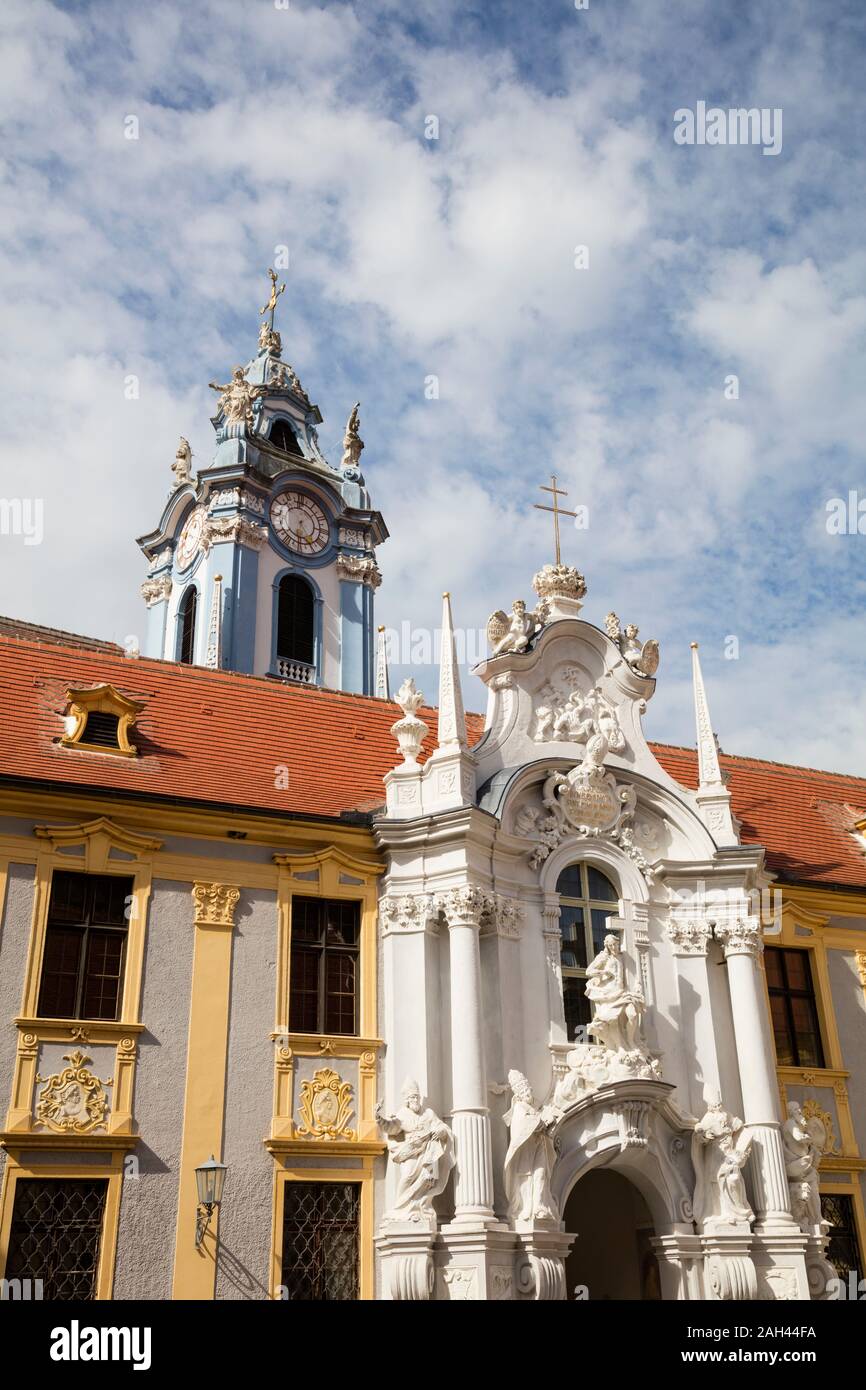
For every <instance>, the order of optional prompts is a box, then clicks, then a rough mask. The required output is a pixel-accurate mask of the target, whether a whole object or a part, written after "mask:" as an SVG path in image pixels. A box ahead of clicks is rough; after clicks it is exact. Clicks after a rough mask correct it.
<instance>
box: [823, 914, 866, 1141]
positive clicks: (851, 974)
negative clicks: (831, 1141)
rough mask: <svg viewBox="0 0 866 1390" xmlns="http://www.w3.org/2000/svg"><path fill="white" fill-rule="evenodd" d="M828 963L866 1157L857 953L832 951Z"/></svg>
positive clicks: (864, 1001)
mask: <svg viewBox="0 0 866 1390" xmlns="http://www.w3.org/2000/svg"><path fill="white" fill-rule="evenodd" d="M864 949H866V940H864ZM827 960H828V963H829V969H830V990H831V992H832V995H833V1010H834V1012H835V1014H836V1026H837V1028H838V1029H839V1042H840V1043H841V1046H842V1061H843V1063H844V1065H845V1068H846V1069H847V1070H848V1071H850V1073H851V1075H850V1076H849V1077H848V1100H849V1103H850V1106H851V1118H852V1120H853V1122H854V1133H855V1135H856V1136H857V1145H858V1148H859V1149H860V1152H861V1154H866V1066H864V1056H866V996H864V992H863V986H862V985H861V983H860V976H859V974H858V972H857V962H856V961H855V959H854V955H853V952H851V951H834V950H830V951H828V952H827Z"/></svg>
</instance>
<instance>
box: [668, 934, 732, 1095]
mask: <svg viewBox="0 0 866 1390" xmlns="http://www.w3.org/2000/svg"><path fill="white" fill-rule="evenodd" d="M664 934H665V937H666V938H667V940H668V942H669V944H670V948H671V953H672V954H673V955H674V956H675V957H676V969H677V994H678V997H679V1000H680V1013H681V1022H680V1029H681V1034H682V1039H683V1042H684V1044H685V1050H686V1055H687V1056H689V1055H694V1058H695V1060H696V1062H697V1064H698V1065H697V1066H692V1067H690V1068H689V1071H688V1074H687V1085H688V1097H689V1105H690V1106H691V1109H692V1110H693V1111H694V1113H695V1114H696V1115H703V1113H704V1111H705V1110H706V1108H707V1101H708V1100H709V1099H710V1096H711V1093H712V1094H713V1095H716V1096H719V1097H721V1094H722V1084H721V1081H720V1079H719V1063H718V1056H717V1053H716V1036H715V1029H714V1027H713V1015H712V1009H711V1007H710V985H709V977H708V974H707V946H708V942H709V939H710V937H711V935H712V927H711V926H710V924H709V922H705V921H703V920H702V919H701V918H697V917H694V916H688V915H686V914H677V913H672V914H671V917H670V919H669V920H668V923H667V925H666V926H665V929H664ZM686 990H690V991H691V993H692V995H693V997H694V1004H693V1007H692V1009H691V1011H689V1009H688V1008H687V1007H686V1005H685V1003H684V1000H683V996H684V995H685V993H686ZM668 1079H670V1078H668Z"/></svg>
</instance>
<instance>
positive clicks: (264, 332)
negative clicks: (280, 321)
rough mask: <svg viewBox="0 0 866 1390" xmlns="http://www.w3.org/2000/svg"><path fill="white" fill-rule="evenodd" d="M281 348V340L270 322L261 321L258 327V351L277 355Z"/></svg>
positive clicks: (273, 355)
mask: <svg viewBox="0 0 866 1390" xmlns="http://www.w3.org/2000/svg"><path fill="white" fill-rule="evenodd" d="M282 350H283V340H282V338H281V337H280V335H279V333H278V332H277V330H276V329H275V328H271V326H270V324H267V323H263V324H262V325H261V327H260V328H259V351H260V352H267V353H269V354H270V356H272V357H279V355H280V353H281V352H282Z"/></svg>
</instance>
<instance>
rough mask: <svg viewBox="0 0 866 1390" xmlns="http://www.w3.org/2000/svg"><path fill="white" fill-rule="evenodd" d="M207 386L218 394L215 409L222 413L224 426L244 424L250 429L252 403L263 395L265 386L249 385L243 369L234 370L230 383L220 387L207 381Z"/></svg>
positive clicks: (214, 382) (216, 383) (265, 390)
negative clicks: (224, 421)
mask: <svg viewBox="0 0 866 1390" xmlns="http://www.w3.org/2000/svg"><path fill="white" fill-rule="evenodd" d="M208 386H209V387H210V389H211V390H212V391H219V392H220V398H219V400H218V401H217V409H218V410H221V411H222V413H223V415H224V416H225V420H226V424H228V425H240V424H244V425H246V426H247V427H248V428H252V424H253V401H256V400H258V398H259V397H260V396H264V395H265V393H266V392H267V389H268V388H267V386H252V385H250V383H249V382H248V381H247V379H246V377H245V376H244V369H243V367H235V368H234V370H233V371H232V379H231V381H228V382H225V383H224V384H222V385H220V384H219V383H218V382H216V381H209V382H208Z"/></svg>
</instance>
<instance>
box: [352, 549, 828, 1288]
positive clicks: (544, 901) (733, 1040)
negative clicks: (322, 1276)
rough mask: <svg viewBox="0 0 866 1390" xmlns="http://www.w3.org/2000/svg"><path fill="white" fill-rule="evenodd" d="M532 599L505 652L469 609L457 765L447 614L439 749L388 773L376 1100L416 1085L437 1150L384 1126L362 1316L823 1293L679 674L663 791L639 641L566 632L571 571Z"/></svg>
mask: <svg viewBox="0 0 866 1390" xmlns="http://www.w3.org/2000/svg"><path fill="white" fill-rule="evenodd" d="M536 592H537V593H538V595H539V604H538V606H537V608H536V610H535V612H534V613H533V615H532V623H531V624H528V625H527V624H524V627H525V632H524V634H523V635H524V637H525V640H520V641H517V640H514V641H511V640H509V639H508V637H507V634H506V632H505V629H503V630H502V632H500V628H502V621H500V619H501V616H502V615H501V614H497V615H495V617H496V619H497V621H496V622H494V623H493V628H492V633H493V638H494V639H495V643H494V645H495V652H494V654H493V655H492V656H490V657H489V658H488V659H487V660H485V661H483V662H481V664H480V665H479V666H478V667H477V668H476V671H477V674H478V675H479V676H480V677H481V679H482V680H483V681H484V682H485V683H486V685H487V687H488V691H489V701H488V709H487V717H486V724H485V731H484V734H483V736H482V738H481V740H480V742H477V743H476V744H475V745H474V746H473V747H472V748H471V749H470V747H469V744H468V740H467V737H466V726H465V717H464V713H463V704H462V698H461V694H460V681H459V671H458V666H457V660H456V653H455V647H454V640H453V629H452V619H451V608H450V600H449V599H448V598H447V597H446V599H445V607H444V612H443V622H442V633H443V641H442V657H441V678H440V693H439V705H440V710H439V742H438V746H437V747H436V748H435V749H434V751H433V753H432V754H431V755H430V757H429V758H428V759H427V761H426V762H425V763H423V764H422V763H420V762H419V761H418V757H417V756H415V753H414V751H411V750H410V755H409V756H407V754H406V750H405V749H404V750H403V752H404V757H403V761H402V762H401V763H400V764H399V765H398V766H396V767H395V768H394V769H393V771H392V772H390V773H389V774H388V775H387V776H386V778H385V782H386V788H387V806H386V810H385V812H384V814H383V815H382V816H381V817H380V818H379V819H378V820H377V823H376V824H377V834H378V838H379V842H380V844H381V846H382V848H383V850H384V852H385V854H386V857H387V863H388V869H387V873H386V875H385V876H384V882H383V890H382V892H383V899H382V904H381V911H380V923H381V927H380V936H381V951H382V965H383V971H384V988H383V991H382V994H383V1000H384V1003H383V1016H382V1019H381V1028H382V1035H383V1036H384V1038H385V1039H386V1041H387V1053H386V1062H385V1092H386V1098H387V1099H386V1103H387V1105H389V1106H392V1107H393V1106H395V1105H396V1103H397V1101H398V1099H399V1095H400V1087H401V1084H402V1082H403V1078H405V1077H406V1076H411V1077H414V1078H417V1080H416V1082H415V1083H414V1087H415V1092H416V1093H417V1094H419V1095H423V1096H424V1097H426V1105H427V1106H428V1107H429V1109H428V1111H427V1112H425V1113H427V1114H429V1115H432V1117H433V1119H435V1121H436V1125H439V1126H441V1127H442V1128H441V1129H440V1130H438V1131H437V1133H438V1134H439V1135H440V1140H439V1142H438V1144H434V1145H432V1146H431V1147H430V1150H429V1152H430V1153H431V1154H434V1155H436V1156H437V1157H436V1161H435V1163H434V1161H433V1159H432V1158H431V1160H430V1172H429V1174H428V1173H426V1172H425V1169H424V1163H425V1162H426V1161H427V1160H426V1158H425V1153H426V1150H425V1149H424V1144H429V1143H430V1140H429V1138H428V1136H427V1131H426V1130H425V1131H424V1133H423V1134H421V1133H420V1131H419V1140H418V1144H417V1146H416V1147H417V1152H415V1150H413V1151H412V1152H411V1153H409V1151H408V1150H405V1149H403V1148H402V1147H400V1146H401V1145H403V1144H404V1143H405V1142H407V1141H409V1140H410V1139H411V1132H412V1129H413V1127H414V1121H412V1122H411V1123H409V1121H408V1120H407V1121H405V1122H403V1128H402V1129H401V1128H400V1126H399V1125H398V1124H397V1123H396V1121H394V1120H390V1121H389V1122H388V1124H387V1126H386V1130H387V1133H388V1134H389V1136H390V1139H389V1143H390V1146H391V1158H390V1161H389V1162H388V1164H387V1166H386V1176H385V1179H384V1183H385V1191H384V1193H383V1194H382V1201H381V1209H382V1211H383V1212H385V1213H387V1216H386V1218H385V1219H384V1220H383V1221H382V1224H381V1225H380V1228H379V1236H378V1239H377V1247H378V1253H379V1266H380V1278H381V1283H380V1287H381V1291H382V1294H383V1296H384V1297H390V1298H436V1299H443V1300H448V1299H454V1298H466V1299H566V1298H575V1299H582V1298H589V1299H597V1298H647V1299H652V1298H662V1299H741V1298H748V1299H757V1298H763V1299H775V1298H779V1297H785V1298H808V1297H810V1296H813V1297H814V1296H817V1297H821V1296H823V1290H824V1288H825V1286H826V1280H827V1274H828V1272H829V1267H828V1266H827V1265H826V1262H825V1260H824V1244H825V1234H824V1233H823V1231H822V1230H821V1227H820V1225H819V1224H818V1223H817V1222H816V1221H815V1220H814V1219H813V1214H812V1212H811V1207H810V1206H809V1200H810V1196H811V1189H810V1188H809V1186H808V1184H809V1181H810V1177H809V1175H810V1173H811V1168H810V1164H813V1162H814V1160H813V1158H812V1149H810V1148H809V1147H808V1146H809V1144H810V1143H812V1146H813V1148H814V1142H813V1139H812V1137H811V1136H810V1135H808V1134H806V1136H805V1138H804V1137H803V1135H801V1133H800V1131H799V1130H797V1129H796V1126H789V1132H786V1133H785V1134H784V1135H783V1132H782V1125H781V1116H780V1113H779V1102H778V1094H777V1090H776V1079H775V1071H774V1052H773V1044H772V1039H771V1037H770V1035H769V1027H768V1018H767V1010H766V1001H765V991H764V982H763V976H762V969H761V952H762V949H763V939H762V927H761V922H760V920H759V917H758V916H757V913H756V907H755V904H756V903H758V902H759V901H760V892H761V890H762V889H763V888H765V887H766V885H767V884H768V882H769V876H768V875H767V873H766V872H765V870H764V864H763V850H762V849H761V847H760V846H755V845H742V844H740V843H739V841H738V836H737V830H736V825H735V823H734V820H733V818H732V816H731V813H730V798H729V793H728V791H727V788H726V786H725V785H724V782H723V779H722V776H721V772H720V770H719V765H718V756H717V752H716V748H715V743H714V741H713V740H712V734H711V730H710V725H709V717H708V711H707V706H706V696H705V693H704V690H703V685H702V682H701V678H700V670H699V667H698V666H697V662H696V660H695V670H696V706H697V710H698V723H697V727H698V737H699V755H700V757H699V765H700V783H699V786H698V787H697V789H689V788H686V787H683V786H680V785H679V784H678V783H677V782H675V781H674V779H673V778H672V777H671V776H670V775H669V774H668V773H667V772H666V771H665V770H664V769H663V768H662V767H661V766H660V764H659V763H658V762H657V760H656V758H655V757H654V755H653V753H652V751H651V749H650V747H649V746H648V744H647V742H646V739H645V736H644V733H643V729H642V724H641V719H642V715H643V714H644V712H645V710H646V707H647V703H648V701H649V700H650V698H651V697H652V695H653V692H654V690H655V684H656V682H655V679H654V677H653V672H654V671H655V669H656V666H657V664H658V648H657V644H655V643H653V642H652V641H649V642H647V643H644V644H643V647H642V648H641V658H640V660H638V659H637V657H636V655H635V651H634V650H633V648H634V646H635V643H634V640H633V637H632V638H631V639H629V640H626V639H625V638H623V637H622V630H621V629H620V628H619V624H618V621H617V624H616V633H615V632H614V624H613V623H612V622H608V630H607V631H605V630H602V629H600V628H598V627H595V626H593V625H591V624H589V623H587V622H584V621H583V620H582V619H580V618H579V617H578V612H579V610H580V607H581V602H580V600H581V599H582V598H583V596H584V593H585V584H584V582H583V579H582V576H580V575H578V573H577V571H576V570H572V569H570V568H569V567H568V566H547V567H546V568H545V570H544V571H542V572H541V573H540V574H539V575H537V576H536ZM521 611H522V610H521ZM497 624H498V625H497ZM632 627H633V625H629V627H628V628H627V629H625V632H626V633H628V632H630V631H631V629H632ZM509 631H510V629H509ZM497 633H499V636H498V637H497ZM616 634H619V636H617V635H616ZM629 643H631V645H629ZM644 653H645V654H646V659H644V655H643V654H644ZM650 668H652V670H650ZM398 722H399V721H398ZM398 732H399V730H398ZM422 737H423V735H422ZM419 742H420V741H419ZM401 746H402V745H401ZM440 1116H441V1120H440V1119H439V1118H438V1117H440ZM430 1125H431V1126H432V1125H433V1120H431V1121H430ZM430 1132H431V1133H432V1132H433V1131H432V1129H431V1131H430ZM422 1139H423V1140H424V1143H422V1142H421V1140H422ZM446 1139H447V1145H448V1150H449V1154H450V1152H451V1148H452V1145H453V1168H451V1167H450V1163H449V1164H447V1165H446V1164H444V1163H443V1161H442V1158H441V1151H442V1145H443V1144H444V1143H445V1140H446ZM407 1163H410V1164H411V1165H412V1173H413V1181H414V1180H415V1177H416V1175H417V1180H418V1182H419V1184H420V1185H421V1186H422V1187H423V1188H424V1190H425V1191H426V1192H427V1193H428V1198H427V1199H425V1201H424V1203H423V1204H422V1205H423V1209H422V1210H416V1211H413V1210H411V1206H412V1204H411V1203H407V1202H406V1201H405V1200H404V1199H403V1194H404V1193H405V1191H406V1173H407V1171H409V1170H408V1169H407V1166H406V1165H407ZM434 1168H435V1172H434ZM792 1175H793V1176H792ZM802 1175H805V1176H802ZM789 1183H790V1188H789ZM792 1190H793V1191H794V1195H795V1203H796V1204H797V1205H796V1213H795V1214H796V1217H797V1219H795V1215H792V1208H791V1191H792ZM812 1206H814V1202H812ZM804 1212H806V1213H807V1214H806V1215H805V1216H804V1214H803V1213H804ZM395 1217H399V1218H400V1219H399V1220H395ZM807 1218H808V1219H807Z"/></svg>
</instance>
